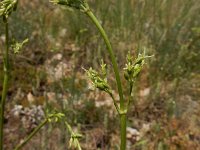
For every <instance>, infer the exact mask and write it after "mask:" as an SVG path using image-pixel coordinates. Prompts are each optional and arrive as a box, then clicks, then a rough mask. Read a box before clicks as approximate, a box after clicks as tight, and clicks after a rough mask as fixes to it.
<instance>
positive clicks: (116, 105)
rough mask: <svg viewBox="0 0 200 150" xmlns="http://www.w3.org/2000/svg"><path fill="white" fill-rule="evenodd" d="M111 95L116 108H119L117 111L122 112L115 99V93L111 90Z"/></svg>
mask: <svg viewBox="0 0 200 150" xmlns="http://www.w3.org/2000/svg"><path fill="white" fill-rule="evenodd" d="M109 95H110V96H111V98H112V100H113V103H114V105H115V108H116V110H117V113H118V114H120V108H119V106H118V104H117V101H116V100H115V98H114V96H113V94H112V93H111V92H109Z"/></svg>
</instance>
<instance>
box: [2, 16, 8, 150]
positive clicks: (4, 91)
mask: <svg viewBox="0 0 200 150" xmlns="http://www.w3.org/2000/svg"><path fill="white" fill-rule="evenodd" d="M5 30H6V33H5V34H6V51H5V53H4V54H3V55H4V59H3V63H4V81H3V91H2V97H1V107H0V150H3V127H4V108H5V101H6V97H7V92H8V80H9V52H8V51H9V33H8V20H6V21H5Z"/></svg>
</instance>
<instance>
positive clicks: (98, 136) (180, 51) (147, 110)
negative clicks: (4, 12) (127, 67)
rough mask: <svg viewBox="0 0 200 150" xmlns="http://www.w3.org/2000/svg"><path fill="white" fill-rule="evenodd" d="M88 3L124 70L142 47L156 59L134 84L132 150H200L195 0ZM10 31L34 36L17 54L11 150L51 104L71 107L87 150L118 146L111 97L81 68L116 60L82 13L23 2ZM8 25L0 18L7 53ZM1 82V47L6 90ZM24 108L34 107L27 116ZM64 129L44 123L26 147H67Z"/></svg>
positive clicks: (199, 22)
mask: <svg viewBox="0 0 200 150" xmlns="http://www.w3.org/2000/svg"><path fill="white" fill-rule="evenodd" d="M89 3H90V6H91V8H92V10H93V11H94V13H95V14H96V15H97V16H98V18H99V19H100V21H101V23H102V25H103V27H104V28H105V30H106V31H107V33H108V35H109V37H110V39H111V43H112V45H113V48H114V50H115V52H116V56H117V59H118V63H119V66H120V70H121V72H123V67H124V64H125V60H126V59H125V58H126V54H127V52H128V51H130V52H131V53H132V54H133V55H134V56H136V55H137V54H138V53H142V52H143V51H144V50H145V51H146V53H147V54H148V55H154V57H153V58H151V59H149V60H148V61H147V65H146V67H145V69H144V70H143V72H142V73H141V75H140V77H139V79H138V81H137V83H136V85H135V87H134V100H133V102H134V104H133V105H132V109H131V111H130V113H129V118H130V119H129V121H128V127H129V128H128V129H129V131H128V132H129V133H128V137H127V139H128V148H129V149H130V150H133V149H136V150H149V149H152V150H154V149H155V150H157V149H158V150H167V149H169V150H175V149H180V150H189V149H194V150H198V149H199V147H200V129H199V126H200V118H199V117H198V116H199V115H200V99H199V96H200V15H199V14H200V3H199V1H198V0H89ZM9 27H10V36H11V38H12V39H17V40H19V41H22V40H23V39H25V38H29V43H28V44H27V46H26V47H25V49H24V50H23V51H22V52H21V53H20V54H19V55H15V54H11V61H12V64H11V68H12V69H11V70H12V71H11V77H12V78H11V80H10V83H9V84H10V88H9V95H8V99H7V105H6V108H7V113H6V116H5V117H6V122H5V124H6V126H5V127H6V130H5V132H6V141H5V142H6V149H12V148H13V146H14V145H16V144H17V143H18V142H19V141H20V140H22V139H23V137H25V136H26V135H27V134H28V133H30V132H31V131H32V130H33V128H34V127H35V126H36V125H37V124H38V123H39V122H40V119H35V120H34V121H33V118H35V116H34V115H33V114H34V113H35V114H36V116H38V114H37V113H38V109H41V110H42V111H44V113H45V112H49V111H54V110H59V111H62V112H63V113H65V114H66V116H68V117H67V120H68V121H69V122H70V123H71V124H72V126H73V127H74V128H75V129H77V130H80V132H81V133H82V134H83V135H84V138H83V139H82V141H81V143H82V146H83V149H87V150H97V149H101V150H104V149H105V150H106V149H113V150H114V149H117V148H118V146H119V144H118V143H119V139H118V137H119V128H118V126H119V122H118V120H117V117H116V115H117V114H116V112H115V110H114V108H113V106H112V101H111V99H110V98H109V96H107V95H106V94H104V93H101V92H99V91H91V89H90V88H89V87H90V83H89V82H88V80H87V78H86V76H85V73H84V71H83V70H82V67H85V68H87V67H89V66H93V67H94V68H98V67H99V62H100V60H101V59H102V58H103V59H105V61H106V63H107V64H109V65H111V63H110V61H109V56H108V54H107V51H106V50H105V49H106V47H105V46H104V43H103V40H102V39H101V37H100V35H99V34H97V30H96V28H95V27H93V26H92V25H91V23H90V20H88V18H87V17H86V16H84V15H83V14H82V13H80V12H76V11H73V10H71V9H67V8H62V7H55V6H54V5H52V4H50V3H49V2H48V1H47V0H45V1H39V0H34V1H26V0H20V1H19V7H18V10H17V12H15V13H13V14H12V16H11V18H10V24H9ZM4 30H5V29H4V26H3V22H2V20H1V21H0V47H1V49H3V48H4V40H5V35H4ZM11 53H12V52H11ZM109 68H111V67H109ZM109 72H110V76H109V81H110V84H111V85H112V86H113V87H114V88H115V83H114V82H113V81H114V77H113V71H112V70H111V69H109ZM122 77H123V74H122ZM2 81H3V64H2V54H1V52H0V91H1V90H2ZM123 82H124V87H123V88H124V91H125V90H126V89H127V87H126V82H125V80H123ZM19 106H20V108H19ZM35 108H37V109H35ZM28 110H31V111H33V112H34V113H31V114H25V113H24V112H29V111H28ZM34 110H35V111H34ZM18 111H19V112H18ZM22 111H23V113H22ZM41 114H42V113H41ZM41 114H40V115H41ZM30 118H32V120H31V119H30ZM33 124H34V125H35V126H34V125H33ZM63 131H65V127H64V124H60V125H48V126H46V127H45V129H44V130H42V131H41V132H40V133H39V134H38V135H37V136H36V137H35V138H34V139H33V140H32V141H31V143H30V144H29V145H27V146H26V147H25V148H24V149H30V150H32V149H33V150H36V149H44V150H45V149H46V150H47V149H51V150H54V149H55V150H58V149H59V150H62V149H68V148H67V147H68V142H67V141H68V139H69V137H68V135H67V134H65V132H63ZM16 139H17V140H16Z"/></svg>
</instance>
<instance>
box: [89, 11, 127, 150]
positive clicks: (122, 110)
mask: <svg viewBox="0 0 200 150" xmlns="http://www.w3.org/2000/svg"><path fill="white" fill-rule="evenodd" d="M85 13H86V14H87V15H88V16H89V18H90V19H91V20H92V22H93V23H94V24H95V26H96V27H97V28H98V30H99V32H100V33H101V36H102V37H103V39H104V41H105V43H106V46H107V49H108V53H109V55H110V57H111V62H112V65H113V69H114V72H115V78H116V82H117V88H118V93H119V98H120V124H121V129H120V132H121V146H120V147H121V148H120V150H126V114H127V108H126V107H127V106H125V101H124V98H123V91H122V84H121V79H120V75H119V69H118V65H117V61H116V58H115V55H114V52H113V49H112V46H111V44H110V41H109V39H108V36H107V34H106V32H105V31H104V29H103V27H102V26H101V24H100V23H99V21H98V20H97V18H96V17H95V16H94V14H93V13H92V11H91V10H90V9H89V10H87V11H85ZM114 102H115V101H114ZM115 105H116V103H115ZM115 107H116V106H115ZM116 108H117V107H116Z"/></svg>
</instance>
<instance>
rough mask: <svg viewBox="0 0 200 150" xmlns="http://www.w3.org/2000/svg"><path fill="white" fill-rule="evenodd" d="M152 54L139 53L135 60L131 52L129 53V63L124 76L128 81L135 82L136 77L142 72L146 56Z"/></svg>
mask: <svg viewBox="0 0 200 150" xmlns="http://www.w3.org/2000/svg"><path fill="white" fill-rule="evenodd" d="M148 57H151V56H145V54H139V55H138V57H137V58H136V59H135V60H134V58H133V57H132V56H131V54H130V52H129V53H128V55H127V58H126V60H127V64H126V67H125V68H124V77H125V79H126V80H127V81H129V82H131V83H133V82H134V80H135V78H136V77H137V76H138V75H139V73H140V72H141V70H142V68H143V65H144V64H145V58H148Z"/></svg>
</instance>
